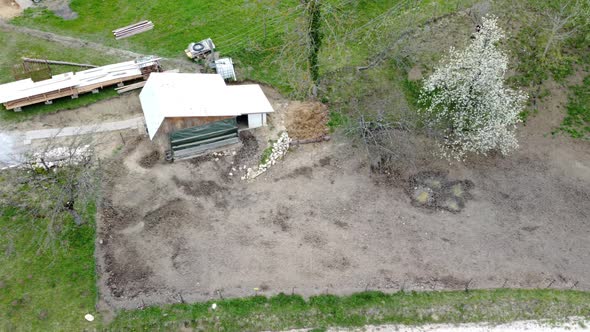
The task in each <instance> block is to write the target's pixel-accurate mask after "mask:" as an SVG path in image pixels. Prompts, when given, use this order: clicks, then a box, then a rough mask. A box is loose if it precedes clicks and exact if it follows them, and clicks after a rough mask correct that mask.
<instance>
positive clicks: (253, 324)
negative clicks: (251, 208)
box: [107, 289, 590, 331]
mask: <svg viewBox="0 0 590 332" xmlns="http://www.w3.org/2000/svg"><path fill="white" fill-rule="evenodd" d="M214 303H215V309H213V308H212V306H213V304H214ZM567 317H590V293H588V292H581V291H573V290H546V289H543V290H524V289H495V290H470V291H467V292H466V291H434V292H433V291H429V292H397V293H393V294H385V293H382V292H378V291H368V292H363V293H358V294H353V295H350V296H335V295H320V296H315V297H311V298H309V299H308V300H305V299H304V298H302V297H301V296H299V295H284V294H280V295H277V296H273V297H270V298H267V297H263V296H254V297H250V298H242V299H227V300H220V301H209V302H206V303H196V304H175V305H167V306H161V307H148V308H145V309H141V310H131V311H121V312H120V313H119V314H118V315H117V317H116V318H115V320H114V321H113V322H111V323H110V324H109V325H108V326H107V329H114V330H119V329H126V330H162V329H164V330H168V329H179V328H196V329H197V330H200V331H210V330H223V331H243V330H283V329H293V328H315V329H320V330H321V329H324V328H326V327H330V326H338V327H359V326H364V325H368V324H373V325H379V324H406V325H423V324H428V323H477V322H487V323H493V324H498V323H506V322H512V321H517V320H539V319H543V320H549V321H550V322H556V323H557V322H561V321H563V320H564V319H565V318H567Z"/></svg>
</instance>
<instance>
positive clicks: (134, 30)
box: [113, 21, 154, 40]
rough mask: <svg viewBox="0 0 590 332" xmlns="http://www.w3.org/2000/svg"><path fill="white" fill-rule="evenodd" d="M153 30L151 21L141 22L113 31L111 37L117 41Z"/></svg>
mask: <svg viewBox="0 0 590 332" xmlns="http://www.w3.org/2000/svg"><path fill="white" fill-rule="evenodd" d="M153 28H154V23H152V21H141V22H137V23H135V24H131V25H128V26H126V27H122V28H119V29H116V30H113V35H115V39H117V40H119V39H123V38H127V37H131V36H133V35H137V34H138V33H142V32H145V31H148V30H151V29H153Z"/></svg>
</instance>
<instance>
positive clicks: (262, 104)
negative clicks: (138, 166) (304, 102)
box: [139, 73, 274, 139]
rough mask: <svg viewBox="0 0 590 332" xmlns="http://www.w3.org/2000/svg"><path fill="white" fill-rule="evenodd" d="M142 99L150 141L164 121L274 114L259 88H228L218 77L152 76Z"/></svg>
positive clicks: (175, 74)
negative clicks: (183, 118)
mask: <svg viewBox="0 0 590 332" xmlns="http://www.w3.org/2000/svg"><path fill="white" fill-rule="evenodd" d="M139 99H140V101H141V107H142V109H143V113H144V115H145V121H146V124H147V128H148V133H149V135H150V138H151V139H153V138H154V136H155V135H156V132H157V131H158V128H160V125H161V124H162V122H163V121H164V119H165V118H174V117H211V116H238V115H242V114H251V113H271V112H274V110H273V108H272V106H271V105H270V102H269V101H268V99H267V98H266V96H265V95H264V93H263V92H262V89H261V88H260V86H259V85H257V84H249V85H234V86H227V85H226V84H225V81H224V80H223V78H222V77H221V76H220V75H218V74H192V73H152V74H150V77H149V79H148V81H147V83H146V85H145V86H144V87H143V90H142V91H141V93H140V95H139Z"/></svg>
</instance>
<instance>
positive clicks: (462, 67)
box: [420, 17, 528, 160]
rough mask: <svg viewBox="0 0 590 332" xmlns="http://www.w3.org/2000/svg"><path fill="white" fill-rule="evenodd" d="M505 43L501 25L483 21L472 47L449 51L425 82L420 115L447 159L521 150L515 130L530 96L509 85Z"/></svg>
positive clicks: (491, 20)
mask: <svg viewBox="0 0 590 332" xmlns="http://www.w3.org/2000/svg"><path fill="white" fill-rule="evenodd" d="M503 38H504V33H503V31H502V30H501V29H500V27H498V24H497V20H496V19H495V18H493V17H487V18H484V19H483V24H482V26H481V29H480V30H479V32H477V33H476V34H475V36H474V39H473V40H472V42H471V44H469V45H468V46H467V48H465V50H463V51H457V50H455V49H451V51H450V56H449V57H448V58H447V59H446V60H444V61H443V62H442V63H441V65H439V67H438V68H436V69H435V71H434V73H433V74H432V76H430V77H429V78H427V79H426V80H425V82H424V86H423V88H422V91H421V96H420V102H421V104H422V105H423V108H422V109H421V113H422V115H423V116H424V119H425V124H426V126H427V127H428V128H429V129H430V130H431V132H432V133H433V134H434V135H435V137H437V138H438V139H439V145H440V147H441V151H442V155H443V157H445V158H447V159H457V160H462V159H464V158H465V156H466V155H467V154H469V153H475V154H484V155H485V154H486V153H488V152H489V151H491V150H499V151H501V152H502V154H507V153H509V152H510V151H512V150H514V149H516V148H517V147H518V143H517V140H516V136H515V129H516V124H517V123H518V122H519V117H518V115H519V113H520V112H521V111H522V110H523V109H524V106H525V102H526V100H527V98H528V97H527V95H526V94H524V93H522V92H520V91H515V90H512V89H510V88H508V87H506V86H505V82H504V81H505V74H506V70H507V67H508V57H507V56H506V54H504V53H503V52H502V51H501V50H500V49H499V48H498V42H499V41H500V40H501V39H503Z"/></svg>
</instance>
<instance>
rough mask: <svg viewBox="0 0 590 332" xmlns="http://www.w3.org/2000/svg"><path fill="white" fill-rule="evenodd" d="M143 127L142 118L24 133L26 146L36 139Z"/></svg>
mask: <svg viewBox="0 0 590 332" xmlns="http://www.w3.org/2000/svg"><path fill="white" fill-rule="evenodd" d="M143 127H144V119H143V117H142V116H141V117H136V118H132V119H127V120H122V121H116V122H106V123H99V124H94V125H88V126H79V127H65V128H52V129H40V130H30V131H27V132H25V133H24V137H25V140H24V144H31V141H32V140H35V139H46V138H55V137H67V136H78V135H86V134H94V133H102V132H107V131H116V130H125V129H134V128H137V129H138V130H141V129H142V128H143Z"/></svg>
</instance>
